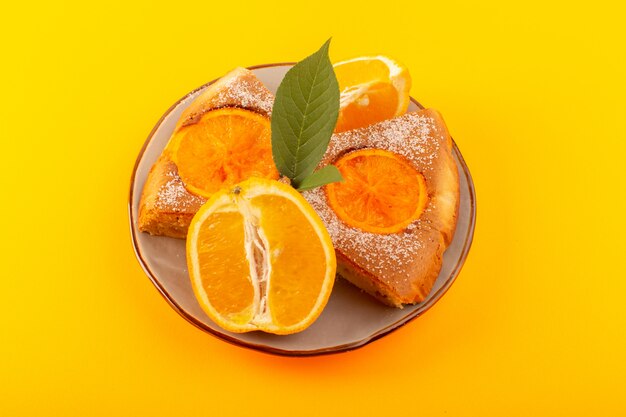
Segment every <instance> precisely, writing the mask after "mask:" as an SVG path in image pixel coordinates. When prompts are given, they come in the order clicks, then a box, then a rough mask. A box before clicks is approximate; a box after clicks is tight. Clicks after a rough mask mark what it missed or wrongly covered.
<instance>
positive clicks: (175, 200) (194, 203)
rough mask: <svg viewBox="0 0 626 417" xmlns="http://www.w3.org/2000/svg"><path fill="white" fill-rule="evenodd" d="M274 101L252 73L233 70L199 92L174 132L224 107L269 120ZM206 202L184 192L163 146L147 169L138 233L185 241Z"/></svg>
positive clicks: (184, 189)
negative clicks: (161, 151) (151, 165)
mask: <svg viewBox="0 0 626 417" xmlns="http://www.w3.org/2000/svg"><path fill="white" fill-rule="evenodd" d="M273 102H274V96H273V95H272V93H271V92H270V91H269V90H268V89H267V88H265V86H264V85H263V84H262V83H261V81H259V80H258V79H257V78H256V77H255V76H254V74H253V73H252V72H251V71H249V70H247V69H245V68H236V69H234V70H233V71H231V72H229V73H228V74H226V75H225V76H223V77H222V78H220V79H219V80H217V81H216V82H214V83H213V84H211V85H209V86H208V87H206V88H205V89H204V90H203V91H202V93H200V95H199V96H198V97H197V98H196V99H195V100H194V101H193V102H192V103H191V104H190V105H189V107H187V108H186V109H185V111H184V112H183V113H182V115H181V117H180V119H179V120H178V123H177V125H176V129H175V131H174V133H175V132H176V131H178V130H179V129H181V128H183V127H185V126H187V125H190V124H193V123H195V122H196V121H198V120H199V119H200V118H201V117H202V115H203V114H205V113H206V112H208V111H211V110H215V109H219V108H224V107H238V108H243V109H246V110H251V111H254V112H256V113H259V114H261V115H263V116H265V117H270V115H271V112H272V104H273ZM205 201H206V200H205V199H204V198H203V197H199V196H196V195H194V194H192V193H190V192H189V191H187V189H186V188H185V186H184V185H183V182H182V181H181V179H180V177H179V175H178V170H177V167H176V164H175V163H174V162H173V161H172V159H171V157H170V154H169V152H168V147H166V148H165V149H164V151H163V153H162V154H161V156H160V157H159V159H158V160H157V161H156V162H155V164H154V165H153V167H152V169H151V170H150V173H149V174H148V178H147V179H146V183H145V185H144V188H143V192H142V195H141V201H140V205H139V221H138V227H139V230H141V231H143V232H148V233H150V234H152V235H160V236H170V237H175V238H185V237H186V236H187V229H188V228H189V223H190V222H191V219H192V218H193V216H194V214H196V212H197V211H198V210H199V209H200V207H201V206H202V204H204V203H205Z"/></svg>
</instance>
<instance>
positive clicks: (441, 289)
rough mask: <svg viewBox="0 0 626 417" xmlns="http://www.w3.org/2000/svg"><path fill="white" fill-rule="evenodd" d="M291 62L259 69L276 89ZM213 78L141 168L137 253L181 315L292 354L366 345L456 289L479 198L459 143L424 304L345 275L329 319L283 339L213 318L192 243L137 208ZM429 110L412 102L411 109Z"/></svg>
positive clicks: (255, 345) (168, 123)
mask: <svg viewBox="0 0 626 417" xmlns="http://www.w3.org/2000/svg"><path fill="white" fill-rule="evenodd" d="M291 66H292V64H290V63H285V64H269V65H260V66H255V67H251V68H250V69H251V70H252V71H253V72H254V74H255V75H256V76H257V77H258V78H259V79H260V80H261V81H262V82H263V84H265V86H266V87H267V88H268V89H269V90H270V91H272V92H273V93H275V92H276V89H277V87H278V84H279V83H280V81H281V80H282V78H283V76H284V75H285V73H286V72H287V70H288V69H289V68H290V67H291ZM210 84H211V83H208V84H206V85H204V86H202V87H200V88H199V89H197V90H195V91H193V92H191V93H189V94H188V95H186V96H185V97H183V98H182V99H181V100H179V101H178V102H177V103H176V104H174V105H173V106H172V107H170V109H169V110H167V112H165V114H164V115H163V116H162V117H161V120H159V121H158V123H157V124H156V126H155V127H154V129H152V132H150V135H149V136H148V139H147V140H146V142H145V143H144V145H143V148H142V149H141V151H140V152H139V156H138V157H137V161H136V163H135V168H134V169H133V174H132V180H131V186H130V200H129V207H128V208H129V216H130V228H131V235H132V240H133V245H134V248H135V253H136V255H137V259H138V260H139V263H140V264H141V266H142V267H143V269H144V271H145V272H146V274H147V275H148V277H149V278H150V280H151V281H152V283H153V284H154V285H155V286H156V287H157V289H158V290H159V292H160V293H161V294H162V295H163V296H164V297H165V299H166V300H167V301H168V303H169V304H170V305H171V306H172V308H174V310H176V311H177V312H178V313H179V314H180V315H181V316H183V317H184V318H185V319H187V320H188V321H189V322H191V323H192V324H194V325H195V326H197V327H199V328H200V329H202V330H204V331H206V332H208V333H210V334H212V335H214V336H216V337H218V338H220V339H222V340H225V341H227V342H230V343H234V344H236V345H239V346H244V347H248V348H252V349H257V350H260V351H264V352H268V353H274V354H280V355H292V356H305V355H319V354H327V353H333V352H341V351H346V350H351V349H355V348H358V347H360V346H364V345H366V344H367V343H369V342H371V341H373V340H376V339H378V338H380V337H382V336H384V335H386V334H388V333H390V332H392V331H393V330H396V329H398V328H399V327H401V326H402V325H404V324H406V323H407V322H409V321H410V320H412V319H414V318H416V317H419V316H420V315H421V314H422V313H424V312H425V311H426V310H428V309H429V308H430V307H432V306H433V305H434V304H435V303H436V302H437V300H439V299H440V298H441V296H443V294H444V293H445V292H446V291H447V290H448V288H450V285H452V283H453V282H454V280H455V278H456V276H457V275H458V273H459V271H460V270H461V267H462V266H463V262H464V261H465V258H466V257H467V253H468V251H469V249H470V245H471V243H472V236H473V233H474V224H475V219H476V195H475V192H474V184H473V183H472V178H471V176H470V173H469V170H468V168H467V165H465V161H464V160H463V157H462V156H461V152H460V151H459V149H458V147H457V146H456V144H454V149H453V155H454V159H455V161H456V163H457V166H458V169H459V179H460V188H461V201H460V207H459V218H458V222H457V228H456V232H455V235H454V239H453V241H452V243H451V245H450V246H449V247H448V249H447V250H446V252H445V254H444V257H443V266H442V268H441V272H440V274H439V277H438V278H437V280H436V281H435V285H434V287H433V289H432V291H431V292H430V294H429V295H428V297H427V298H426V300H424V302H422V303H419V304H416V305H411V306H406V307H404V308H403V309H397V308H392V307H387V306H384V305H383V304H381V303H379V302H378V301H376V300H374V299H373V298H371V297H370V296H369V295H367V294H365V293H363V292H361V291H360V290H358V289H357V288H356V287H354V286H352V285H351V284H349V283H348V282H346V281H344V280H343V279H341V278H337V281H336V282H335V286H334V288H333V292H332V295H331V296H330V300H329V301H328V304H327V305H326V308H325V309H324V311H323V313H322V314H321V316H320V317H319V318H318V319H317V321H316V322H315V323H313V325H311V326H310V327H309V328H308V329H306V330H304V331H303V332H300V333H296V334H293V335H289V336H276V335H272V334H266V333H262V332H250V333H241V334H238V333H230V332H227V331H225V330H223V329H221V328H220V327H218V326H217V325H216V324H215V323H213V322H212V321H211V319H209V318H208V317H207V315H206V314H205V313H204V311H203V310H202V308H201V307H200V305H199V304H198V302H197V301H196V297H195V296H194V294H193V290H192V289H191V283H190V280H189V275H188V273H187V265H186V261H185V242H184V240H181V239H172V238H168V237H161V236H151V235H149V234H147V233H141V232H139V230H138V229H137V211H138V207H139V199H140V197H141V191H142V189H143V185H144V182H145V180H146V177H147V176H148V172H149V171H150V168H151V167H152V164H154V162H155V161H156V160H157V158H158V157H159V155H160V154H161V151H162V150H163V148H164V147H165V145H166V144H167V141H168V140H169V138H170V135H171V134H172V131H173V130H174V126H175V125H176V121H177V120H178V118H179V117H180V115H181V113H182V111H183V110H184V109H185V108H186V107H187V106H188V105H189V104H190V103H191V102H192V101H193V100H194V99H195V98H196V96H198V94H200V92H201V91H202V90H203V89H204V88H206V87H207V86H208V85H210ZM420 108H423V107H422V106H421V105H420V104H419V103H418V102H417V101H416V100H414V99H411V105H410V106H409V111H411V110H418V109H420Z"/></svg>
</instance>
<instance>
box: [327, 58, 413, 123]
mask: <svg viewBox="0 0 626 417" xmlns="http://www.w3.org/2000/svg"><path fill="white" fill-rule="evenodd" d="M334 69H335V74H336V76H337V81H338V82H339V91H340V92H341V104H340V111H339V118H338V120H337V125H336V127H335V132H343V131H346V130H350V129H356V128H359V127H365V126H369V125H370V124H373V123H376V122H380V121H382V120H386V119H391V118H393V117H396V116H400V115H401V114H404V113H405V112H406V110H407V108H408V106H409V101H410V98H409V91H410V89H411V76H410V75H409V70H408V69H407V68H406V67H404V66H403V65H401V64H399V63H398V62H397V61H394V60H392V59H391V58H388V57H385V56H374V57H360V58H354V59H350V60H348V61H342V62H338V63H336V64H335V65H334Z"/></svg>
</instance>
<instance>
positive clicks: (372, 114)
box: [335, 82, 398, 132]
mask: <svg viewBox="0 0 626 417" xmlns="http://www.w3.org/2000/svg"><path fill="white" fill-rule="evenodd" d="M342 93H344V92H342ZM344 94H346V93H344ZM397 108H398V92H397V91H396V89H395V88H394V87H393V85H391V84H389V83H388V82H379V83H375V84H372V85H370V86H369V87H368V88H367V90H366V91H365V92H363V93H362V94H361V95H359V97H358V98H355V99H354V100H353V101H352V102H350V104H348V105H346V106H345V107H343V108H342V109H341V112H340V113H339V118H338V119H337V125H336V126H335V132H344V131H346V130H351V129H357V128H360V127H365V126H369V125H371V124H373V123H377V122H380V121H383V120H387V119H391V118H393V117H394V116H395V115H396V109H397Z"/></svg>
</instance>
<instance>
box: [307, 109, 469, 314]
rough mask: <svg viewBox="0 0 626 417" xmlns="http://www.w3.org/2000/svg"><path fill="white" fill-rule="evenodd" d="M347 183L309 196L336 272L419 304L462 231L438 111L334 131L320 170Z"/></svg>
mask: <svg viewBox="0 0 626 417" xmlns="http://www.w3.org/2000/svg"><path fill="white" fill-rule="evenodd" d="M330 163H332V164H334V165H335V166H337V168H338V169H339V170H340V171H341V172H342V175H343V177H344V182H342V183H334V184H329V185H327V186H325V187H323V188H317V189H314V190H311V191H307V192H305V193H304V196H305V198H306V199H307V200H308V201H309V203H311V205H313V207H314V208H315V209H316V211H317V213H318V214H319V215H320V217H321V218H322V220H323V222H324V223H325V225H326V227H327V228H328V231H329V233H330V236H331V238H332V241H333V244H334V246H335V250H336V253H337V272H338V273H339V274H340V275H341V276H342V277H343V278H345V279H347V280H348V281H350V282H351V283H353V284H354V285H356V286H357V287H359V288H361V289H363V290H364V291H366V292H368V293H369V294H371V295H373V296H374V297H376V298H377V299H379V300H381V301H382V302H384V303H385V304H388V305H392V306H396V307H401V306H402V305H403V304H414V303H418V302H421V301H423V300H424V299H425V297H426V296H427V295H428V293H429V292H430V290H431V289H432V286H433V284H434V282H435V280H436V278H437V276H438V274H439V271H440V269H441V264H442V256H443V252H444V251H445V249H446V248H447V247H448V245H449V244H450V242H451V240H452V237H453V235H454V231H455V228H456V220H457V214H458V205H459V177H458V170H457V167H456V164H455V162H454V159H453V157H452V139H451V138H450V135H449V134H448V130H447V128H446V126H445V123H444V121H443V119H442V118H441V116H440V114H439V113H438V112H437V111H435V110H432V109H426V110H420V111H418V112H412V113H407V114H405V115H403V116H400V117H397V118H394V119H391V120H386V121H383V122H380V123H377V124H374V125H371V126H368V127H365V128H361V129H356V130H351V131H347V132H342V133H337V134H334V135H333V137H332V139H331V141H330V145H329V147H328V149H327V151H326V153H325V155H324V158H323V159H322V162H321V163H320V167H322V166H325V165H327V164H330Z"/></svg>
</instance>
